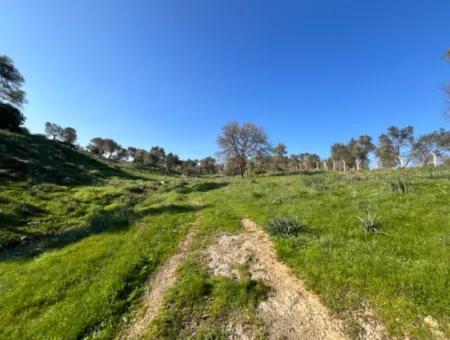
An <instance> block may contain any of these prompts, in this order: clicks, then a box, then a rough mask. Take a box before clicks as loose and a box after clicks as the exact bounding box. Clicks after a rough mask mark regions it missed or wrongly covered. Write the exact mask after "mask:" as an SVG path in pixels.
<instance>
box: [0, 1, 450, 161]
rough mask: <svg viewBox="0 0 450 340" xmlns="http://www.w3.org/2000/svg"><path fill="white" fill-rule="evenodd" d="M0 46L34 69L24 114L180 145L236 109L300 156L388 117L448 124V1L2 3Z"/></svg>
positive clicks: (38, 128) (39, 126)
mask: <svg viewBox="0 0 450 340" xmlns="http://www.w3.org/2000/svg"><path fill="white" fill-rule="evenodd" d="M0 8H1V11H0V53H1V54H6V55H8V56H10V57H11V58H13V60H14V61H15V63H16V66H17V67H18V68H19V69H20V70H21V72H22V73H23V75H24V76H25V78H26V91H27V92H28V100H29V104H27V105H26V106H25V112H26V116H27V117H28V120H27V123H26V125H27V126H28V127H29V128H30V130H31V131H32V132H42V131H43V126H44V123H45V121H52V122H56V123H59V124H60V125H63V126H72V127H74V128H76V129H77V131H78V134H79V137H80V143H81V144H82V145H85V144H87V143H88V141H89V139H90V138H92V137H96V136H100V137H112V138H114V139H116V140H117V141H118V142H119V143H121V144H122V145H123V146H130V145H133V146H138V147H143V148H146V149H148V148H150V147H151V146H154V145H161V146H163V147H164V148H165V149H166V150H168V151H172V152H175V153H177V154H179V155H180V156H182V157H184V158H186V157H203V156H207V155H211V154H214V153H215V152H216V151H217V146H216V138H217V135H218V134H219V133H220V130H221V127H222V126H223V125H224V124H225V123H227V122H229V121H233V120H238V121H241V122H243V121H251V122H255V123H257V124H259V125H261V126H263V127H264V128H265V129H266V130H267V132H268V134H269V136H270V139H271V141H272V142H273V143H277V142H283V143H285V144H286V145H287V146H288V151H289V152H292V153H300V152H316V153H319V154H320V155H322V156H327V155H328V153H329V148H330V145H331V144H332V143H333V142H337V141H347V140H348V139H349V138H351V137H354V136H355V137H356V136H358V135H360V134H369V135H372V136H373V137H377V136H378V135H379V134H380V133H381V132H383V131H384V130H385V129H386V128H387V127H388V126H389V125H392V124H395V125H399V126H404V125H407V124H411V125H413V126H415V127H416V130H417V132H418V133H424V132H428V131H431V130H434V129H437V128H440V127H447V128H448V124H449V123H448V122H446V121H445V120H444V119H443V117H442V114H441V112H442V108H443V102H444V96H443V93H442V91H440V87H441V86H442V85H444V84H446V83H447V82H449V81H450V65H448V64H446V63H445V62H444V61H443V58H442V56H443V54H444V52H445V51H446V50H447V49H448V48H450V1H448V0H442V1H439V0H436V1H429V0H428V1H425V0H424V1H421V0H415V1H410V0H409V1H404V0H399V1H397V0H396V1H392V0H389V1H387V0H379V1H356V0H354V1H348V0H308V1H302V0H297V1H264V0H258V1H245V0H237V1H234V0H226V1H213V0H204V1H203V0H202V1H196V0H192V1H172V0H164V1H144V0H142V1H138V0H127V1H126V0H95V1H93V0H90V1H87V0H77V1H61V0H40V1H29V0H2V1H1V7H0Z"/></svg>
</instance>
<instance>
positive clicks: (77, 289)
mask: <svg viewBox="0 0 450 340" xmlns="http://www.w3.org/2000/svg"><path fill="white" fill-rule="evenodd" d="M28 145H31V146H32V147H31V148H29V147H28ZM0 149H1V150H2V152H0V155H1V156H0V165H1V166H0V169H1V171H2V172H1V176H0V244H1V248H0V315H1V316H2V317H1V318H0V338H5V339H22V338H41V339H62V338H64V339H78V338H114V337H116V336H117V335H118V334H119V332H120V329H121V328H123V327H124V325H125V324H126V323H127V322H128V321H129V318H130V315H131V313H132V311H133V310H135V309H137V308H139V297H140V296H141V295H142V292H143V291H144V289H145V287H146V282H147V281H148V280H149V279H150V278H151V277H152V274H153V273H154V272H155V271H156V270H157V268H158V267H159V266H160V265H161V264H162V263H163V262H164V260H165V259H167V258H168V257H169V256H171V255H172V254H174V253H175V252H176V250H177V246H178V244H179V243H180V241H181V240H182V239H183V237H184V235H186V233H187V232H188V230H195V231H196V239H195V242H194V245H193V246H192V247H191V248H192V249H191V252H190V255H189V258H188V259H187V261H186V262H185V263H184V264H182V266H181V268H180V270H179V274H178V275H179V279H178V280H177V282H176V284H175V285H174V286H173V287H171V288H170V290H169V291H168V293H167V295H166V297H165V303H164V305H163V307H162V310H161V311H160V313H159V315H158V317H157V318H156V319H155V320H154V321H153V322H152V324H151V325H150V327H149V329H148V330H147V332H146V337H147V338H167V339H173V338H188V337H192V338H198V339H214V338H223V337H226V329H225V328H224V320H230V319H233V318H239V319H244V320H245V322H246V323H248V324H250V325H254V328H255V334H259V335H260V336H261V338H264V334H263V333H262V332H260V333H258V330H261V327H260V326H261V325H259V321H258V319H257V318H256V314H255V310H256V308H257V306H258V304H259V303H260V302H261V301H262V300H264V299H265V298H266V294H267V291H268V288H267V287H266V286H265V285H264V284H263V283H262V282H260V281H257V280H256V281H255V280H253V279H251V278H250V277H249V275H246V268H242V273H243V278H244V279H243V280H241V281H235V280H231V279H229V278H226V277H219V276H214V275H212V274H211V273H210V272H209V271H208V270H207V268H206V267H205V265H204V261H203V258H202V249H203V248H205V247H206V246H207V245H208V244H209V243H210V242H211V240H212V238H213V237H214V235H216V234H217V233H218V232H227V233H238V232H240V231H241V226H240V220H241V219H242V218H243V217H249V218H251V219H253V220H254V221H256V222H257V223H259V224H260V225H261V226H268V225H270V223H271V221H272V220H273V219H276V218H294V219H296V220H297V221H298V222H300V223H301V224H302V225H303V226H304V228H303V229H302V230H301V231H300V232H299V233H297V234H295V235H273V236H272V240H273V242H274V244H275V246H276V249H277V252H278V255H279V257H280V259H281V260H282V261H284V262H285V263H287V264H288V265H289V266H290V267H291V268H292V269H293V271H294V272H295V274H296V275H297V276H298V277H299V278H301V279H302V280H303V281H304V282H305V283H306V285H307V287H308V288H309V289H311V290H312V291H313V292H315V293H316V294H318V295H319V296H320V298H321V300H322V301H323V303H324V304H325V305H326V306H327V307H328V308H330V309H331V310H332V311H333V312H336V313H337V314H338V315H339V316H340V317H341V318H342V319H343V320H345V322H346V325H347V332H348V334H349V336H350V337H355V338H356V337H358V335H360V330H359V329H358V326H357V325H356V323H353V322H352V316H353V315H354V314H353V313H354V312H355V311H358V310H361V308H363V306H369V307H370V308H371V309H373V311H374V312H375V315H376V317H377V318H378V319H379V320H381V321H382V323H383V324H384V325H385V327H386V329H387V331H388V332H389V334H390V335H391V336H398V337H402V336H404V335H408V336H410V337H411V338H416V339H422V338H433V337H435V335H436V333H433V332H432V329H431V328H430V326H429V324H427V323H426V322H424V320H425V318H427V317H432V318H433V319H434V320H436V322H437V324H438V326H437V329H438V331H440V332H441V333H442V334H443V335H444V337H450V326H449V325H450V305H449V301H450V293H449V292H450V289H449V287H450V282H449V278H450V273H449V271H450V251H449V245H450V170H446V169H432V168H427V169H406V170H401V171H400V170H393V171H381V170H380V171H366V172H361V173H357V174H351V173H349V174H336V173H319V172H317V173H306V174H305V173H303V174H297V175H273V176H258V177H250V178H244V179H238V178H225V177H217V178H201V179H189V178H180V177H177V176H166V175H161V174H155V173H149V172H145V171H139V170H136V169H133V168H131V167H125V166H122V165H115V164H113V163H106V162H104V161H100V160H97V159H94V158H91V157H90V156H88V155H85V154H82V153H79V152H77V151H74V150H72V149H70V148H68V147H66V146H64V145H60V144H58V143H54V142H51V141H48V140H46V139H45V138H43V137H38V136H20V135H15V134H9V133H4V132H1V133H0ZM192 325H195V328H196V331H195V335H193V333H192V327H193V326H192ZM433 334H434V335H433Z"/></svg>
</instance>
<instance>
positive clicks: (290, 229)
mask: <svg viewBox="0 0 450 340" xmlns="http://www.w3.org/2000/svg"><path fill="white" fill-rule="evenodd" d="M308 230H309V229H308V227H307V225H306V224H305V223H303V222H300V221H299V220H298V219H297V218H296V217H278V218H274V219H273V220H271V221H270V222H269V224H268V225H267V231H268V233H269V234H271V235H274V236H284V237H289V236H297V235H299V234H301V233H304V232H307V231H308Z"/></svg>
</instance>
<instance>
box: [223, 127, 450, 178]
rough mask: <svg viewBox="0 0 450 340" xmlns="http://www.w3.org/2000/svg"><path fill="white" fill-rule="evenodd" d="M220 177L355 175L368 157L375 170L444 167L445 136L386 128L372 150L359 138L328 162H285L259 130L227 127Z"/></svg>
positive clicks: (449, 135) (449, 143) (449, 144)
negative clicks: (275, 173)
mask: <svg viewBox="0 0 450 340" xmlns="http://www.w3.org/2000/svg"><path fill="white" fill-rule="evenodd" d="M217 144H218V146H219V148H220V150H221V151H220V153H219V155H220V156H221V157H222V159H223V161H224V164H223V171H224V173H225V174H228V175H240V176H244V174H246V173H255V174H260V173H265V172H270V171H301V170H304V171H309V170H325V171H328V170H334V171H349V170H353V171H359V170H362V169H368V168H369V161H370V156H371V154H372V155H373V156H374V157H376V158H377V160H378V164H377V166H376V167H378V168H397V167H399V168H401V167H406V166H408V165H411V164H412V165H419V166H426V165H430V164H432V165H434V166H438V165H440V164H444V163H447V164H449V165H450V159H449V155H450V131H449V130H445V129H440V130H437V131H433V132H431V133H427V134H424V135H421V136H419V137H415V136H414V128H413V127H412V126H406V127H403V128H399V127H396V126H391V127H389V128H388V129H387V131H386V133H383V134H381V135H380V136H379V138H378V144H377V145H376V144H374V143H373V141H372V137H370V136H368V135H361V136H359V137H358V138H351V139H350V141H348V142H347V143H334V144H333V145H331V148H330V157H327V158H321V157H320V156H319V155H317V154H314V153H300V154H291V155H289V156H288V152H287V148H286V146H285V145H284V144H281V143H280V144H277V145H276V146H274V147H272V146H271V145H270V143H269V139H268V136H267V133H266V132H265V131H264V129H263V128H262V127H259V126H257V125H255V124H252V123H244V124H239V123H237V122H233V123H229V124H227V125H225V126H224V128H223V130H222V134H221V135H220V136H219V137H218V139H217Z"/></svg>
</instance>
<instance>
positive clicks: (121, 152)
mask: <svg viewBox="0 0 450 340" xmlns="http://www.w3.org/2000/svg"><path fill="white" fill-rule="evenodd" d="M128 157H129V153H128V150H127V149H125V148H122V147H120V148H119V149H117V150H116V153H115V154H114V156H113V159H114V160H116V161H127V160H128Z"/></svg>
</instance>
